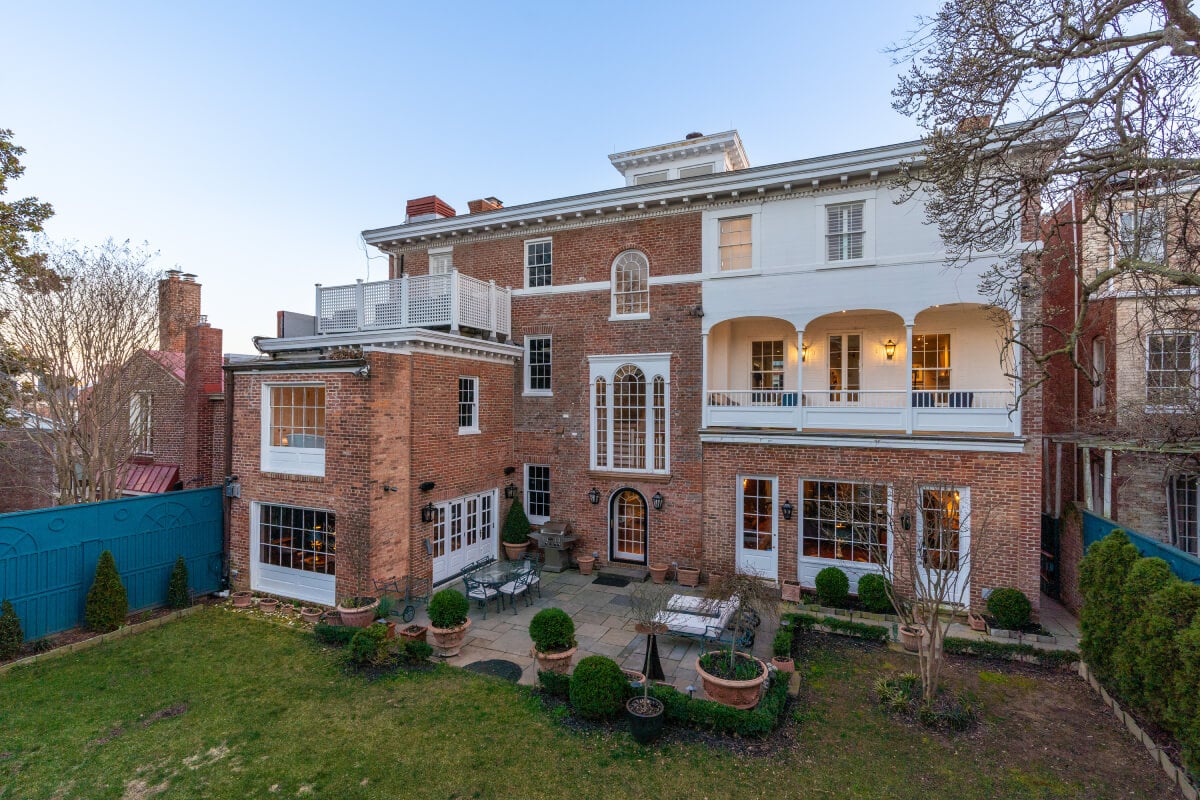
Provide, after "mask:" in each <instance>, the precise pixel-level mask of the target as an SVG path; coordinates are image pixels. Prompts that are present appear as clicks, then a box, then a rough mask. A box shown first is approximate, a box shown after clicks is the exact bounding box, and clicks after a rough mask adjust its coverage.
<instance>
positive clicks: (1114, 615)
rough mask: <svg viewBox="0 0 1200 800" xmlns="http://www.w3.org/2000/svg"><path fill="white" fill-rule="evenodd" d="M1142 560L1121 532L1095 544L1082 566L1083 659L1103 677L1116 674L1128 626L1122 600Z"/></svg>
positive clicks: (1081, 647)
mask: <svg viewBox="0 0 1200 800" xmlns="http://www.w3.org/2000/svg"><path fill="white" fill-rule="evenodd" d="M1140 557H1141V554H1140V553H1138V549H1137V548H1136V547H1134V546H1133V545H1132V544H1130V543H1129V537H1128V536H1126V535H1125V532H1124V531H1122V530H1120V529H1118V530H1114V531H1113V532H1112V533H1110V534H1109V535H1108V536H1105V537H1104V538H1103V539H1101V540H1100V541H1098V542H1095V543H1094V544H1092V546H1091V547H1089V548H1088V550H1087V555H1085V556H1084V557H1083V561H1081V562H1080V564H1079V593H1080V594H1081V595H1083V608H1081V609H1080V611H1079V631H1080V633H1081V634H1082V638H1081V639H1080V641H1079V649H1080V651H1081V652H1082V654H1083V660H1084V661H1086V662H1087V663H1088V666H1090V667H1091V668H1092V669H1093V670H1095V671H1096V673H1097V674H1098V675H1100V676H1101V677H1103V678H1108V677H1109V676H1110V675H1112V670H1113V654H1114V653H1115V652H1116V651H1117V648H1118V647H1119V646H1120V644H1121V637H1122V636H1123V635H1124V633H1125V628H1126V626H1127V625H1128V620H1127V619H1125V615H1124V614H1123V613H1122V609H1123V608H1124V606H1123V604H1122V603H1121V599H1122V595H1123V593H1124V589H1125V579H1126V578H1127V577H1129V570H1130V569H1131V568H1132V567H1133V563H1134V562H1135V561H1137V560H1138V559H1139V558H1140Z"/></svg>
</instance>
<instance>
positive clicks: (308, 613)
mask: <svg viewBox="0 0 1200 800" xmlns="http://www.w3.org/2000/svg"><path fill="white" fill-rule="evenodd" d="M300 619H302V620H304V621H305V622H308V623H310V624H312V625H316V624H317V623H318V622H320V621H321V609H319V608H310V607H309V606H304V607H303V608H301V609H300Z"/></svg>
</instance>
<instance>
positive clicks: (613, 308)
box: [608, 250, 650, 322]
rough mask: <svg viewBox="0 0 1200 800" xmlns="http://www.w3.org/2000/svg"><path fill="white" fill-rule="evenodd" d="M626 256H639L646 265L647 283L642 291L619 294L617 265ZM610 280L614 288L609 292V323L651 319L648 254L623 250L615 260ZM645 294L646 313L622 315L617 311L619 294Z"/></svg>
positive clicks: (636, 312) (637, 312) (638, 312)
mask: <svg viewBox="0 0 1200 800" xmlns="http://www.w3.org/2000/svg"><path fill="white" fill-rule="evenodd" d="M626 256H638V257H640V258H641V260H642V263H643V264H644V265H645V283H644V284H643V288H642V290H641V291H635V292H623V293H619V292H618V291H617V285H618V282H617V265H618V264H620V263H621V260H622V259H624V258H625V257H626ZM609 278H610V285H611V287H612V291H610V292H609V295H610V304H609V317H608V320H609V322H615V321H617V320H631V319H650V259H649V257H647V256H646V254H645V253H644V252H642V251H641V250H623V251H622V252H621V253H620V254H619V255H618V256H617V257H616V258H614V259H613V263H612V268H611V270H610V272H609ZM643 293H644V294H645V295H646V310H645V311H635V312H632V313H627V314H621V313H619V312H618V311H617V297H618V294H626V295H628V294H643Z"/></svg>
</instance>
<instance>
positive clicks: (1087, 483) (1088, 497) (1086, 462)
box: [1079, 447, 1096, 511]
mask: <svg viewBox="0 0 1200 800" xmlns="http://www.w3.org/2000/svg"><path fill="white" fill-rule="evenodd" d="M1079 466H1080V468H1081V469H1082V470H1083V475H1082V478H1083V507H1084V508H1086V509H1087V510H1088V511H1095V510H1096V509H1094V508H1092V451H1091V449H1090V448H1087V447H1082V448H1080V453H1079Z"/></svg>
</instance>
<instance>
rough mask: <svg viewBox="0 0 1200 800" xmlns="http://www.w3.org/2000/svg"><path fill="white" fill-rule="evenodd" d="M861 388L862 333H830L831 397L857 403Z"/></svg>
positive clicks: (831, 398) (834, 400) (842, 401)
mask: <svg viewBox="0 0 1200 800" xmlns="http://www.w3.org/2000/svg"><path fill="white" fill-rule="evenodd" d="M861 388H862V335H861V334H857V333H834V334H830V336H829V399H830V400H831V401H833V402H835V403H857V402H858V390H859V389H861Z"/></svg>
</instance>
